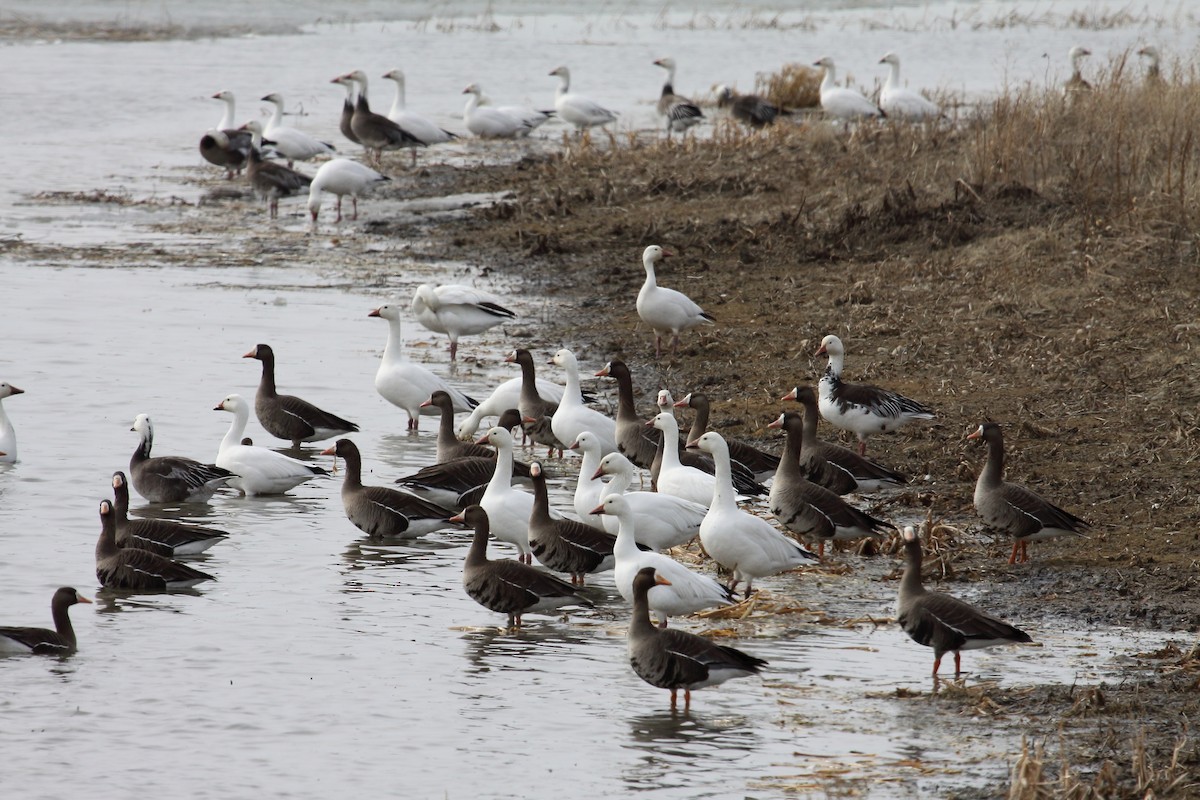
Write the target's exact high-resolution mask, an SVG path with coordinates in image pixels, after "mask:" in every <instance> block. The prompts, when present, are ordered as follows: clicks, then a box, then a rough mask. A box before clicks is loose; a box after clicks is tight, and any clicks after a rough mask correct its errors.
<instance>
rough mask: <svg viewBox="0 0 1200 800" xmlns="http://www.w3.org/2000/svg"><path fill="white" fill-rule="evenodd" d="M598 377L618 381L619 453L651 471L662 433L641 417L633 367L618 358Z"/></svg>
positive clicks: (617, 429) (602, 368)
mask: <svg viewBox="0 0 1200 800" xmlns="http://www.w3.org/2000/svg"><path fill="white" fill-rule="evenodd" d="M596 377H598V378H604V377H608V378H612V379H613V380H615V381H616V382H617V417H616V419H617V427H616V432H617V450H619V451H620V452H621V455H623V456H625V457H626V458H628V459H629V460H630V461H632V462H633V463H634V464H636V465H637V466H639V467H642V468H644V469H650V467H651V466H653V464H654V457H655V455H656V454H657V452H658V443H659V440H661V439H662V431H659V430H658V429H656V428H647V427H646V423H645V421H644V420H643V419H642V418H641V417H640V416H639V415H638V413H637V406H636V405H635V404H634V399H633V374H632V373H630V371H629V366H628V365H627V364H626V363H625V362H624V361H622V360H621V359H619V358H614V359H613V360H612V361H609V362H608V363H607V364H605V365H604V366H603V367H601V368H600V370H599V371H598V372H597V373H596ZM660 466H661V464H660Z"/></svg>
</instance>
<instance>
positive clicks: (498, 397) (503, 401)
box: [457, 376, 563, 439]
mask: <svg viewBox="0 0 1200 800" xmlns="http://www.w3.org/2000/svg"><path fill="white" fill-rule="evenodd" d="M536 385H537V390H538V394H539V395H540V396H541V397H542V399H544V400H549V401H550V402H552V403H556V404H557V403H558V402H560V401H561V400H562V396H563V387H561V386H559V385H558V384H557V383H551V382H550V381H547V380H542V379H541V378H538V379H537V382H536ZM520 400H521V377H520V376H517V377H516V378H509V379H508V380H506V381H505V382H504V383H502V384H500V385H499V386H497V387H496V388H495V389H493V390H492V393H491V394H490V395H488V396H487V398H486V399H485V400H484V401H483V402H481V403H480V404H479V405H477V406H475V410H474V411H472V412H471V413H470V414H468V415H467V417H466V418H465V419H464V420H463V421H462V422H460V423H458V431H457V432H458V436H459V438H460V439H465V438H466V437H468V436H473V435H474V434H475V431H477V430H479V425H480V423H482V422H483V420H484V418H485V417H498V416H500V415H501V414H503V413H504V412H505V411H507V410H508V409H510V408H516V407H517V406H518V405H519V404H520Z"/></svg>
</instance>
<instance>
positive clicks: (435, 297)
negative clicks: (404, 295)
mask: <svg viewBox="0 0 1200 800" xmlns="http://www.w3.org/2000/svg"><path fill="white" fill-rule="evenodd" d="M412 313H413V316H414V317H416V319H417V322H419V323H421V324H422V325H423V326H425V328H426V329H428V330H431V331H433V332H434V333H444V334H446V335H447V336H449V337H450V360H451V361H455V360H456V359H457V358H458V340H459V338H460V337H463V336H474V335H476V334H479V333H483V332H484V331H486V330H490V329H491V328H494V327H496V326H497V325H500V324H503V323H505V322H509V321H511V320H514V319H516V317H517V315H516V314H515V313H514V312H512V311H509V310H508V309H507V308H505V307H504V306H502V305H501V304H500V298H499V297H497V296H496V295H494V294H492V293H491V292H485V291H483V290H482V289H476V288H474V287H472V286H462V285H460V284H456V283H451V284H444V285H442V286H432V285H430V284H428V283H423V284H421V285H420V286H418V287H417V289H416V291H415V292H414V293H413V299H412ZM515 405H516V403H512V404H510V405H508V406H505V408H511V407H512V406H515Z"/></svg>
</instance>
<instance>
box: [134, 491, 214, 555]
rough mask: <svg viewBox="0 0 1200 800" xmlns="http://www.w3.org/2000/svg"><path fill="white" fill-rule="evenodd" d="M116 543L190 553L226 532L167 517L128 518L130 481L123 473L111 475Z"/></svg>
mask: <svg viewBox="0 0 1200 800" xmlns="http://www.w3.org/2000/svg"><path fill="white" fill-rule="evenodd" d="M112 487H113V499H114V500H115V504H114V508H113V510H114V512H115V513H116V525H117V544H119V545H120V546H121V547H136V548H137V549H139V550H149V551H150V552H151V553H157V554H158V555H160V556H168V557H170V556H192V555H196V554H197V553H203V552H204V551H205V550H207V549H208V548H210V547H212V546H213V545H214V544H216V543H217V542H219V541H221V540H222V539H227V538H229V534H228V533H226V532H225V531H222V530H218V529H217V528H206V527H204V526H203V525H184V524H183V523H181V522H175V521H174V520H169V519H130V518H129V482H128V480H127V479H126V478H125V473H124V472H114V473H113V476H112Z"/></svg>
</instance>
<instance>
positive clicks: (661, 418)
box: [646, 411, 679, 441]
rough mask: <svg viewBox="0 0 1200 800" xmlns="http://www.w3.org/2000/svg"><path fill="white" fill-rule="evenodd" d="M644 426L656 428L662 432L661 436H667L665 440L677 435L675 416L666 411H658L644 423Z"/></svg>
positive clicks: (677, 426)
mask: <svg viewBox="0 0 1200 800" xmlns="http://www.w3.org/2000/svg"><path fill="white" fill-rule="evenodd" d="M646 427H649V428H658V429H659V430H660V431H662V432H663V436H666V437H667V441H671V439H672V437H675V438H678V437H679V423H678V422H676V421H675V416H674V415H673V414H671V413H670V412H667V411H663V412H660V413H659V414H658V415H657V416H655V417H654V419H652V420H650V421H649V422H647V423H646Z"/></svg>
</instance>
